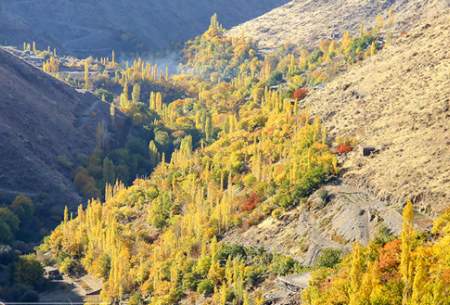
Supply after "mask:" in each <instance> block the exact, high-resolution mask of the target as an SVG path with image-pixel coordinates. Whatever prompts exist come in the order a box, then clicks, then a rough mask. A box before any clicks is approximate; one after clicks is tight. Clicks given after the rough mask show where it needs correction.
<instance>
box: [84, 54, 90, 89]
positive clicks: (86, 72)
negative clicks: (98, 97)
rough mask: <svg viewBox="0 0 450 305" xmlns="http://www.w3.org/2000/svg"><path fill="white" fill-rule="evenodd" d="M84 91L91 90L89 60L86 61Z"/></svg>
mask: <svg viewBox="0 0 450 305" xmlns="http://www.w3.org/2000/svg"><path fill="white" fill-rule="evenodd" d="M84 89H86V90H89V89H91V82H90V79H89V61H88V60H87V59H86V60H85V61H84Z"/></svg>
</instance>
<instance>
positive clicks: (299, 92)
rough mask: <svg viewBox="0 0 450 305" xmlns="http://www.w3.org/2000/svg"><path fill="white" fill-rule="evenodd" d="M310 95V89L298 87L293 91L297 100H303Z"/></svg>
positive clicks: (293, 95) (293, 96)
mask: <svg viewBox="0 0 450 305" xmlns="http://www.w3.org/2000/svg"><path fill="white" fill-rule="evenodd" d="M307 95H308V89H306V88H298V89H296V90H295V91H294V92H293V93H292V98H293V99H294V100H296V101H301V100H303V99H304V98H305V97H306V96H307Z"/></svg>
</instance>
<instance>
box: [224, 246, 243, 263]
mask: <svg viewBox="0 0 450 305" xmlns="http://www.w3.org/2000/svg"><path fill="white" fill-rule="evenodd" d="M246 256H247V254H246V252H245V248H244V247H242V246H240V245H227V244H224V245H222V247H220V249H219V251H218V253H217V259H218V260H219V261H220V262H221V263H222V264H225V262H226V261H227V260H228V258H230V257H231V258H235V257H241V258H246Z"/></svg>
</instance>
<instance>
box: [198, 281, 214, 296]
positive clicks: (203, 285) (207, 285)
mask: <svg viewBox="0 0 450 305" xmlns="http://www.w3.org/2000/svg"><path fill="white" fill-rule="evenodd" d="M213 291H214V283H213V282H212V281H211V280H209V279H204V280H202V281H200V283H198V286H197V292H198V293H201V294H203V295H205V296H209V295H211V294H212V293H213Z"/></svg>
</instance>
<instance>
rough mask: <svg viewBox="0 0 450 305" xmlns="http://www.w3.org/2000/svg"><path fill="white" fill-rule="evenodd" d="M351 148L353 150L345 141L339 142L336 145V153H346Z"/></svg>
mask: <svg viewBox="0 0 450 305" xmlns="http://www.w3.org/2000/svg"><path fill="white" fill-rule="evenodd" d="M352 150H353V147H352V146H351V145H350V144H347V143H342V144H339V145H338V146H337V147H336V153H337V154H338V155H343V154H347V153H349V152H351V151H352Z"/></svg>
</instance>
